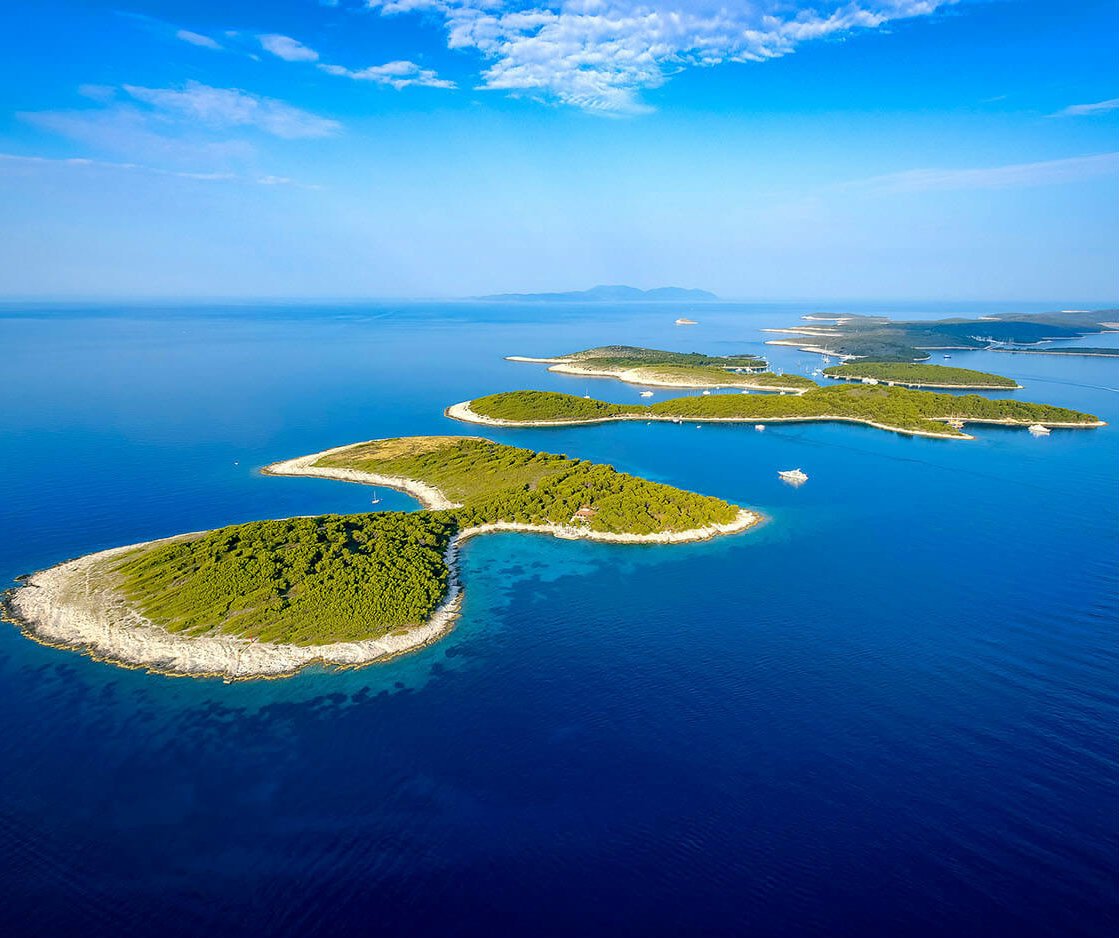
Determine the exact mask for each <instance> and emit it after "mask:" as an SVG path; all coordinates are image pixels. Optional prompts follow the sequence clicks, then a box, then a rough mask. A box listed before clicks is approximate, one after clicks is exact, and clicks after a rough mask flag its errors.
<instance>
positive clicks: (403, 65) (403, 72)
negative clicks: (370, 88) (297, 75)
mask: <svg viewBox="0 0 1119 938" xmlns="http://www.w3.org/2000/svg"><path fill="white" fill-rule="evenodd" d="M319 68H320V69H322V70H323V71H324V72H326V73H327V74H328V75H339V76H342V77H345V78H352V79H354V80H355V81H371V82H375V83H377V84H379V85H388V86H390V87H392V88H396V89H397V90H398V91H399V90H401V89H402V88H407V87H409V86H410V85H420V86H422V87H424V88H454V87H455V83H454V82H453V81H449V80H447V79H445V78H440V77H439V75H438V74H437V73H436V72H435V71H433V70H432V69H430V68H421V67H420V66H419V65H417V64H416V63H415V62H403V61H402V62H386V63H385V64H384V65H370V66H369V67H368V68H360V69H348V68H343V67H342V66H341V65H320V66H319Z"/></svg>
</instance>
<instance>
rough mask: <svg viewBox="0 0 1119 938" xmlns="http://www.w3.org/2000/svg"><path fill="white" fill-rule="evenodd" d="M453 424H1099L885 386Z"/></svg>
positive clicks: (559, 402)
mask: <svg viewBox="0 0 1119 938" xmlns="http://www.w3.org/2000/svg"><path fill="white" fill-rule="evenodd" d="M447 415H448V416H450V417H454V418H456V419H458V420H464V421H467V422H472V423H481V424H491V425H495V426H511V427H513V426H563V425H568V424H579V423H602V422H605V421H611V420H646V421H652V420H659V421H673V422H682V421H684V420H688V421H729V422H745V423H768V422H781V421H828V420H839V421H854V422H857V423H865V424H869V425H870V426H873V427H879V428H881V429H883V430H894V431H896V432H898V433H908V434H913V435H917V436H935V437H947V438H955V439H972V437H971V436H970V435H969V434H967V433H964V432H963V430H962V427H963V425H964V424H967V423H986V424H1005V425H1008V426H1023V427H1025V426H1031V425H1035V424H1041V425H1043V426H1046V427H1076V428H1081V427H1099V426H1103V425H1104V424H1103V422H1102V421H1101V420H1099V418H1097V417H1094V416H1093V415H1091V414H1084V413H1080V412H1079V411H1075V410H1068V409H1067V408H1064V407H1053V406H1050V405H1048V404H1030V403H1026V402H1024V401H1014V400H991V399H990V398H986V397H981V396H980V395H978V394H964V395H952V394H937V393H934V392H932V391H911V390H908V389H906V388H901V387H887V386H884V385H875V386H867V385H862V384H860V385H843V384H841V385H833V386H831V387H826V388H817V389H816V390H813V391H807V392H805V393H804V394H799V395H785V396H778V395H772V394H713V395H710V396H691V397H676V398H672V399H670V400H666V401H660V402H658V403H656V404H650V405H648V406H645V405H641V404H611V403H608V402H606V401H599V400H592V399H588V398H582V397H575V396H574V395H571V394H558V393H556V392H554V391H509V392H506V393H503V394H493V395H490V396H488V397H481V398H478V399H476V400H473V401H464V402H463V403H461V404H455V405H453V406H451V407H449V408H448V409H447Z"/></svg>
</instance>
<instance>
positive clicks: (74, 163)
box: [0, 153, 321, 189]
mask: <svg viewBox="0 0 1119 938" xmlns="http://www.w3.org/2000/svg"><path fill="white" fill-rule="evenodd" d="M5 164H6V165H9V166H24V167H43V168H52V167H58V168H64V169H65V168H71V169H94V170H109V171H112V172H128V173H143V174H145V175H149V176H166V177H169V178H173V179H189V180H192V181H194V182H234V183H241V184H253V185H259V186H295V187H297V188H300V189H319V188H321V187H320V186H317V185H307V184H305V183H300V182H296V180H294V179H291V178H289V177H287V176H271V175H267V176H253V175H245V174H241V173H229V172H214V173H196V172H187V171H184V170H178V169H163V168H161V167H158V166H147V165H144V164H143V163H119V162H113V161H111V160H94V159H89V158H87V157H82V156H76V157H68V158H57V157H50V156H25V155H21V154H16V153H0V169H2V168H3V167H4V165H5Z"/></svg>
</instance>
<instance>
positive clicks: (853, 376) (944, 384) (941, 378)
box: [824, 360, 1022, 391]
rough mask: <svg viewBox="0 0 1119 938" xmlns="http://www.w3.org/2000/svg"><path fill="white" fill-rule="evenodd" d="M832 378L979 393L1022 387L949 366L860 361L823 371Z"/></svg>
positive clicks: (1015, 383)
mask: <svg viewBox="0 0 1119 938" xmlns="http://www.w3.org/2000/svg"><path fill="white" fill-rule="evenodd" d="M824 374H825V375H827V377H829V378H841V379H843V380H845V381H866V382H881V383H882V384H890V385H893V384H899V385H902V386H903V387H907V388H971V389H972V390H976V391H980V390H985V391H1013V390H1017V389H1020V388H1021V387H1022V386H1021V385H1020V384H1019V383H1018V382H1017V381H1015V380H1014V379H1013V378H1004V377H1003V376H1002V375H993V374H990V373H989V372H986V371H973V370H972V369H970V368H949V367H948V366H946V365H926V364H915V363H913V362H870V361H861V360H860V361H859V362H858V363H847V364H844V365H832V367H830V368H825V369H824Z"/></svg>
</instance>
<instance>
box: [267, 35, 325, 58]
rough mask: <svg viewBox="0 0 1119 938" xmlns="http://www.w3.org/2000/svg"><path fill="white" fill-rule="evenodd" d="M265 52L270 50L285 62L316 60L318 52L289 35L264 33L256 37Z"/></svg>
mask: <svg viewBox="0 0 1119 938" xmlns="http://www.w3.org/2000/svg"><path fill="white" fill-rule="evenodd" d="M256 38H257V39H258V40H259V41H260V44H261V46H262V47H263V48H264V50H265V51H266V52H271V53H272V54H273V55H274V56H276V57H277V58H281V59H283V60H284V61H285V62H317V61H318V60H319V54H318V53H317V52H316V51H315V50H314V49H312V48H311V47H310V46H305V45H303V43H301V42H300V41H299V40H298V39H292V38H291V36H281V35H280V34H278V33H265V34H264V35H261V36H257V37H256Z"/></svg>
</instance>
